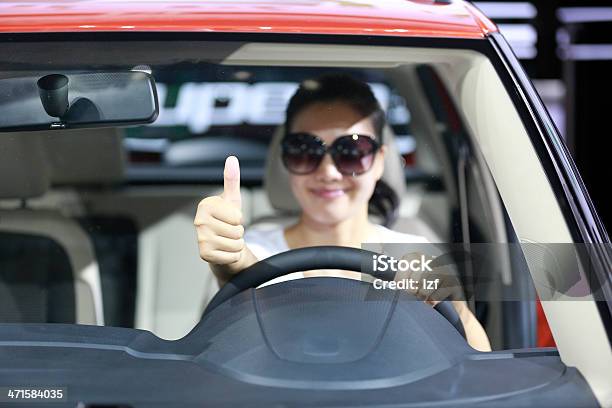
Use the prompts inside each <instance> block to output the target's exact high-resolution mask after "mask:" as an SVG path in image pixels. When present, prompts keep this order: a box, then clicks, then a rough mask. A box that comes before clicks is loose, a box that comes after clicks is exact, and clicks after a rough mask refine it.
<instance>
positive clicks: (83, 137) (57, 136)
mask: <svg viewBox="0 0 612 408" xmlns="http://www.w3.org/2000/svg"><path fill="white" fill-rule="evenodd" d="M44 133H45V136H46V137H45V151H46V154H47V160H48V162H49V166H50V172H51V183H53V184H63V185H100V184H116V183H119V182H121V181H123V177H124V163H125V157H124V154H125V152H124V149H123V142H122V138H121V133H120V130H119V129H118V128H97V129H74V130H65V131H49V132H44Z"/></svg>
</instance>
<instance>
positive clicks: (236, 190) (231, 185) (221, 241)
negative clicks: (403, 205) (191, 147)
mask: <svg viewBox="0 0 612 408" xmlns="http://www.w3.org/2000/svg"><path fill="white" fill-rule="evenodd" d="M241 204H242V201H241V198H240V165H239V163H238V159H237V158H236V157H235V156H229V157H228V158H227V159H226V160H225V169H224V171H223V193H222V194H221V195H218V196H211V197H206V198H205V199H203V200H202V201H200V203H199V204H198V210H197V212H196V216H195V219H194V222H193V223H194V225H195V227H196V233H197V237H198V248H199V251H200V257H201V258H202V259H203V260H204V261H206V262H208V263H209V264H210V266H211V269H212V270H213V272H214V273H215V275H217V278H219V280H220V281H227V280H229V278H231V275H233V274H236V273H238V272H240V271H241V270H243V269H244V268H247V267H249V266H251V265H252V264H253V263H255V262H257V258H256V257H255V255H253V253H252V252H251V251H250V250H249V249H248V247H247V246H246V245H245V242H244V238H243V237H244V227H243V225H242V209H241Z"/></svg>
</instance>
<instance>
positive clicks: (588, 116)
mask: <svg viewBox="0 0 612 408" xmlns="http://www.w3.org/2000/svg"><path fill="white" fill-rule="evenodd" d="M473 3H474V5H476V6H477V7H478V8H480V9H481V10H482V11H483V12H484V13H485V14H486V15H488V16H489V17H490V18H491V19H492V20H493V21H495V22H496V23H497V24H498V26H499V28H500V31H501V32H502V34H504V36H505V37H506V39H507V40H508V42H510V45H511V46H512V47H513V49H514V51H515V53H516V55H517V57H519V59H520V60H521V62H522V63H523V66H524V67H525V69H526V70H527V73H528V74H529V75H530V76H531V78H532V80H533V82H534V84H535V86H536V88H537V89H538V91H539V93H540V96H541V97H542V99H543V101H544V103H545V104H546V106H547V107H548V110H549V111H550V113H551V115H552V117H553V119H554V121H555V123H556V125H557V127H558V128H559V130H560V132H561V134H562V135H563V137H564V139H565V142H566V144H567V146H568V148H569V149H570V151H571V152H572V154H573V156H574V159H575V161H576V164H577V166H578V169H579V170H580V174H581V176H582V179H583V181H584V183H585V184H586V186H587V188H588V190H589V193H590V195H591V199H592V200H593V202H594V204H595V207H596V209H597V212H598V214H599V216H600V217H601V219H602V221H603V222H604V224H605V225H606V229H607V230H608V231H612V199H611V198H612V193H610V191H609V189H610V187H611V185H612V183H611V182H610V177H611V176H612V171H611V167H612V155H611V146H612V143H610V138H612V126H611V124H612V103H611V99H612V0H600V1H588V0H579V1H578V0H574V1H563V0H539V1H531V2H528V1H504V2H498V1H475V2H473ZM517 165H520V158H517Z"/></svg>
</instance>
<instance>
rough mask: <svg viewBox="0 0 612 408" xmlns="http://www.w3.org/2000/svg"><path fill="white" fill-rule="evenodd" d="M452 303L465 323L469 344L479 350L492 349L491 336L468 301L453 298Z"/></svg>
mask: <svg viewBox="0 0 612 408" xmlns="http://www.w3.org/2000/svg"><path fill="white" fill-rule="evenodd" d="M452 303H453V306H454V308H455V310H456V311H457V313H458V314H459V318H460V319H461V323H463V328H464V330H465V336H466V339H467V342H468V344H469V345H470V346H472V347H473V348H475V349H476V350H478V351H491V343H490V342H489V337H488V336H487V333H486V332H485V330H484V328H483V327H482V325H481V324H480V322H479V321H478V319H476V316H474V314H473V313H472V311H471V310H470V308H469V307H468V305H467V302H465V301H464V300H453V301H452Z"/></svg>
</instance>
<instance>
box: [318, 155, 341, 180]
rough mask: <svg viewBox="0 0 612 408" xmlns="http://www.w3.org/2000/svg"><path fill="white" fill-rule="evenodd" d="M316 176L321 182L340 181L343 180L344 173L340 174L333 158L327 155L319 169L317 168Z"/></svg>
mask: <svg viewBox="0 0 612 408" xmlns="http://www.w3.org/2000/svg"><path fill="white" fill-rule="evenodd" d="M316 176H317V178H318V179H319V180H324V181H329V180H339V179H341V178H342V173H340V172H339V171H338V169H337V168H336V165H335V164H334V161H333V160H332V158H331V156H330V155H329V154H326V155H325V156H324V157H323V161H321V164H319V167H318V168H317V173H316Z"/></svg>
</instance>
